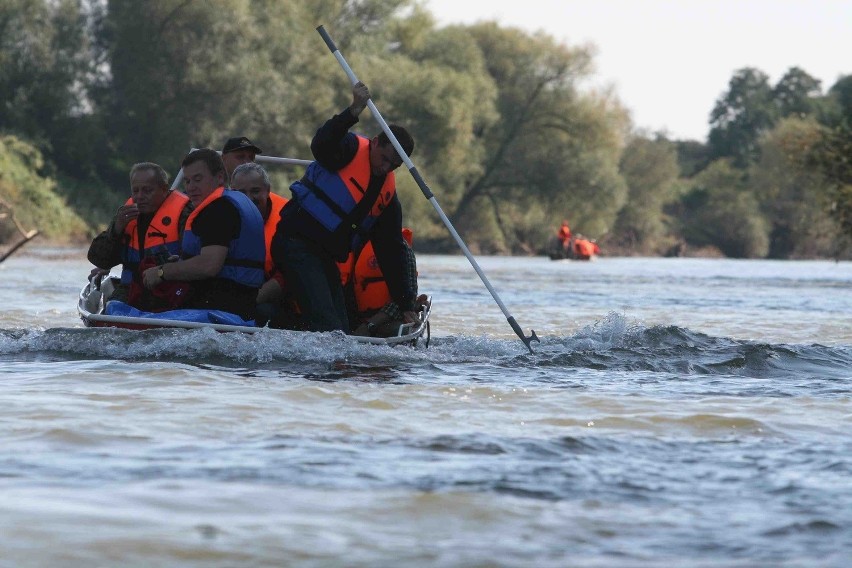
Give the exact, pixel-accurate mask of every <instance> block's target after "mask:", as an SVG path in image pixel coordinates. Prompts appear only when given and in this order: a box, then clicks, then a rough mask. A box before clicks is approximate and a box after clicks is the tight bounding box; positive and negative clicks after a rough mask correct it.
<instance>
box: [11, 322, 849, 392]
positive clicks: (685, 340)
mask: <svg viewBox="0 0 852 568" xmlns="http://www.w3.org/2000/svg"><path fill="white" fill-rule="evenodd" d="M533 348H534V351H535V353H534V354H529V352H528V351H527V350H526V348H525V347H524V346H523V344H521V343H520V341H519V340H518V339H517V338H516V337H514V336H511V337H508V336H503V337H492V336H480V337H471V336H465V335H450V336H444V337H433V338H432V339H431V342H430V345H429V347H428V348H426V347H425V346H424V343H423V341H421V343H420V345H419V346H418V347H415V348H412V347H407V346H398V347H388V346H375V345H365V344H360V343H357V342H355V341H353V340H351V339H350V338H347V337H346V336H345V335H343V334H341V333H299V332H291V331H280V330H268V331H263V332H260V333H256V334H251V335H248V334H239V333H217V332H214V331H212V330H206V329H202V330H171V329H160V330H148V331H130V330H121V329H109V328H97V329H94V328H52V329H46V330H38V329H5V330H0V359H2V360H21V359H24V360H30V359H36V360H50V361H64V360H80V359H116V360H122V361H172V362H175V363H187V364H196V365H197V364H199V363H200V362H201V364H204V365H223V366H225V367H234V366H248V367H250V368H256V367H262V368H276V367H281V366H286V365H299V366H300V369H301V371H303V372H304V371H307V372H310V366H311V365H318V366H320V367H321V368H327V367H328V366H329V365H341V364H345V365H351V366H353V367H356V368H364V367H369V368H371V369H381V368H395V367H399V366H403V365H404V366H412V365H413V366H424V365H426V366H428V365H452V364H462V365H466V366H468V367H472V366H487V367H488V368H491V369H492V372H493V371H494V369H503V370H504V371H503V372H504V373H505V369H513V370H514V369H526V370H528V371H533V370H535V369H539V370H542V371H553V370H556V369H588V370H592V371H609V372H630V373H650V374H660V373H663V374H672V375H677V376H680V377H682V376H702V375H718V376H730V377H749V378H755V379H768V378H795V379H803V380H804V379H808V378H819V379H824V380H841V381H842V382H844V383H846V385H845V386H844V385H837V387H838V388H839V389H841V390H847V389H848V382H847V381H849V380H850V379H852V372H850V369H852V346H846V345H840V346H837V345H835V346H824V345H819V344H812V345H788V344H769V343H760V342H754V341H745V340H739V339H731V338H725V337H713V336H709V335H706V334H703V333H698V332H695V331H691V330H689V329H686V328H682V327H678V326H651V327H646V326H643V325H642V324H639V323H635V322H632V323H631V322H628V321H627V319H626V318H625V317H623V316H622V315H619V314H615V313H612V314H609V315H608V316H607V317H605V318H604V319H603V320H601V321H598V322H596V323H595V324H594V325H591V326H587V327H584V328H582V329H580V330H579V331H577V332H575V333H573V334H570V335H566V336H550V337H544V338H542V342H541V343H540V344H533ZM305 366H307V367H305ZM525 376H526V378H529V377H530V374H529V373H525Z"/></svg>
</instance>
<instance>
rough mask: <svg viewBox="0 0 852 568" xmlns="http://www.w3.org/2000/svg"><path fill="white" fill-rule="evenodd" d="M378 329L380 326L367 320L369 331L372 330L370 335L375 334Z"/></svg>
mask: <svg viewBox="0 0 852 568" xmlns="http://www.w3.org/2000/svg"><path fill="white" fill-rule="evenodd" d="M377 329H379V326H377V325H376V324H374V323H373V322H371V321H368V322H367V331H368V332H370V335H375V334H376V330H377Z"/></svg>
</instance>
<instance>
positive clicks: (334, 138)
mask: <svg viewBox="0 0 852 568" xmlns="http://www.w3.org/2000/svg"><path fill="white" fill-rule="evenodd" d="M369 99H370V91H369V90H368V89H367V86H366V85H364V84H363V83H360V82H359V83H358V84H356V85H354V86H353V87H352V104H351V105H349V106H348V107H346V108H345V109H344V110H343V111H342V112H341V113H340V114H336V115H334V116H333V117H331V118H330V119H328V120H327V121H326V122H325V124H323V125H322V126H320V127H319V130H317V132H316V134H315V135H314V139H313V140H311V153H312V154H313V155H314V158H315V159H316V161H317V162H319V163H320V164H321V165H322V166H323V167H324V168H326V169H328V170H331V171H337V170H339V169H340V168H342V167H343V166H345V165H346V164H348V163H349V162H351V161H352V158H354V157H355V153H356V152H357V151H358V140H357V138H356V137H355V135H354V134H352V133H350V132H349V129H350V128H352V127H353V126H355V124H357V123H358V115H359V114H361V111H363V110H364V107H366V106H367V101H368V100H369Z"/></svg>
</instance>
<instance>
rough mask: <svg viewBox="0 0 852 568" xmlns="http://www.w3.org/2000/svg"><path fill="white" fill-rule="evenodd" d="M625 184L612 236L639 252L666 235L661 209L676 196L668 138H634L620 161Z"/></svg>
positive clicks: (674, 168)
mask: <svg viewBox="0 0 852 568" xmlns="http://www.w3.org/2000/svg"><path fill="white" fill-rule="evenodd" d="M620 171H621V175H622V176H624V179H625V181H626V182H627V187H628V197H627V202H626V203H625V204H624V207H622V208H621V211H619V212H618V218H617V220H616V222H615V226H614V228H613V237H612V238H613V239H614V240H615V241H616V242H617V243H618V244H619V245H621V246H625V247H628V248H630V249H633V250H637V251H640V252H645V253H648V252H651V251H652V250H653V249H654V248H657V247H659V245H660V244H661V242H660V241H661V239H662V237H663V236H664V235H665V232H666V225H665V218H664V215H663V208H664V206H665V204H666V203H668V202H669V201H671V200H672V199H673V198H674V197H675V191H674V189H675V187H676V182H677V179H678V162H677V154H676V150H675V147H674V144H672V143H671V142H670V141H669V140H666V139H665V138H660V137H658V138H656V139H654V140H651V139H649V138H645V137H643V136H635V137H633V138H632V139H631V140H630V141H629V142H628V144H627V146H626V147H625V149H624V153H623V154H622V155H621V161H620Z"/></svg>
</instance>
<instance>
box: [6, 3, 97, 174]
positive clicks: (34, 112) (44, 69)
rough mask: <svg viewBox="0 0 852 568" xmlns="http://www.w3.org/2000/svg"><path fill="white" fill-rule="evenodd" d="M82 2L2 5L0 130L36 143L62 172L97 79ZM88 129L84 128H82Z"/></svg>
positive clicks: (69, 159) (71, 161) (69, 164)
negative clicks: (55, 160)
mask: <svg viewBox="0 0 852 568" xmlns="http://www.w3.org/2000/svg"><path fill="white" fill-rule="evenodd" d="M88 6H89V4H88V3H84V2H82V1H81V0H56V1H46V0H5V1H3V2H0V130H2V131H5V132H9V133H15V134H17V135H20V136H23V137H25V138H27V139H29V140H32V141H34V142H35V143H36V144H37V145H38V146H39V148H41V149H42V150H43V151H44V152H45V153H46V154H47V155H48V156H50V157H52V158H55V159H58V161H59V163H60V165H61V166H62V167H65V168H68V169H75V168H77V169H76V170H75V173H81V172H82V171H84V168H83V167H78V166H79V164H78V163H76V161H75V160H74V159H73V156H74V151H75V150H76V145H78V144H79V143H80V142H83V140H81V139H80V138H79V137H77V136H76V135H77V134H78V133H79V132H80V131H81V130H85V128H82V127H81V125H82V124H83V123H84V122H85V120H86V117H87V115H88V113H89V111H90V104H91V101H90V98H89V94H88V86H89V84H90V83H91V80H92V77H93V76H94V73H95V61H94V59H93V54H92V52H91V44H90V33H89V28H88V26H87V18H88V17H90V16H92V14H91V13H90V12H89V11H88V8H87V7H88ZM83 126H85V125H83Z"/></svg>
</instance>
